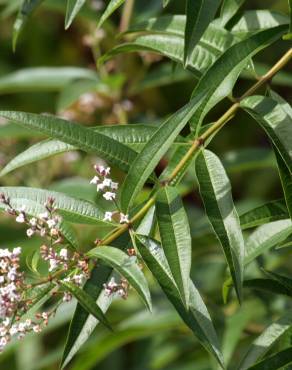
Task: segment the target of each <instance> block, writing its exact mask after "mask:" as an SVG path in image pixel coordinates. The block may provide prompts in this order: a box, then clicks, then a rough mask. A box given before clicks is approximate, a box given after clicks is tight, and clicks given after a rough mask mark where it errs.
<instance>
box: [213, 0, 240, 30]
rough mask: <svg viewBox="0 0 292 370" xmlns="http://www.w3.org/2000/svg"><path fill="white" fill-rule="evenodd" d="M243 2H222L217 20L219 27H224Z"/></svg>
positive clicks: (235, 0) (237, 0)
mask: <svg viewBox="0 0 292 370" xmlns="http://www.w3.org/2000/svg"><path fill="white" fill-rule="evenodd" d="M244 2H245V0H224V1H223V4H222V7H221V13H220V18H219V19H218V21H219V23H220V25H221V26H223V27H224V26H225V25H226V24H227V23H228V22H229V21H230V19H231V18H232V17H233V16H234V15H235V14H236V12H237V11H238V9H239V8H240V7H241V5H242V4H243V3H244Z"/></svg>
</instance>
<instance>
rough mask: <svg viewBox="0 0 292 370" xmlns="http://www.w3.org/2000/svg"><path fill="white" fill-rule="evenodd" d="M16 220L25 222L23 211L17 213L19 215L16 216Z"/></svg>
mask: <svg viewBox="0 0 292 370" xmlns="http://www.w3.org/2000/svg"><path fill="white" fill-rule="evenodd" d="M15 220H16V222H18V223H20V224H23V223H24V222H25V216H24V213H22V212H21V213H19V215H18V216H17V217H16V219H15Z"/></svg>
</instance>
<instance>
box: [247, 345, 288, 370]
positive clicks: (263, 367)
mask: <svg viewBox="0 0 292 370" xmlns="http://www.w3.org/2000/svg"><path fill="white" fill-rule="evenodd" d="M291 362H292V347H290V348H286V349H284V350H283V351H280V352H278V353H275V354H274V355H271V356H269V357H267V358H265V359H264V360H262V361H260V362H259V363H257V364H255V365H253V366H251V367H249V370H277V369H282V368H283V366H285V365H288V364H291ZM287 370H288V368H287Z"/></svg>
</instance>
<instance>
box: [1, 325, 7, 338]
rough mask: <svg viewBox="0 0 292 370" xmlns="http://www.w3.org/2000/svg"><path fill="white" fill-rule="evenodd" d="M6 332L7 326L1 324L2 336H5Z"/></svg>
mask: <svg viewBox="0 0 292 370" xmlns="http://www.w3.org/2000/svg"><path fill="white" fill-rule="evenodd" d="M6 334H7V328H5V327H4V326H0V337H5V335H6Z"/></svg>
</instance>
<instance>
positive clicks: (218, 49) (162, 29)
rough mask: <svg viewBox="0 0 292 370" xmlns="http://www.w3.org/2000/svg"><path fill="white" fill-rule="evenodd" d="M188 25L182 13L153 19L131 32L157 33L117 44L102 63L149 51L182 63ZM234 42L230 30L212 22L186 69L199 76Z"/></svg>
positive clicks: (102, 59)
mask: <svg viewBox="0 0 292 370" xmlns="http://www.w3.org/2000/svg"><path fill="white" fill-rule="evenodd" d="M185 24H186V18H185V16H182V15H174V16H162V17H159V18H151V19H150V20H149V21H147V22H144V23H141V24H140V25H137V26H136V27H133V28H132V29H131V30H130V31H131V32H137V31H141V32H145V31H151V32H152V33H153V32H154V33H155V34H153V35H151V34H146V35H142V36H138V37H137V38H136V39H135V41H133V42H128V43H125V44H122V45H119V46H117V47H115V48H114V49H112V50H111V51H109V52H108V53H107V54H105V55H104V56H103V57H102V58H101V59H100V62H103V61H106V60H108V59H110V58H112V57H113V56H115V55H118V54H120V53H124V52H135V51H140V50H150V51H153V52H157V53H160V54H162V55H165V56H167V57H168V58H170V59H172V60H174V61H176V62H179V63H181V64H183V53H184V30H185ZM156 33H158V34H156ZM234 42H235V39H234V37H233V36H232V35H231V34H230V33H229V32H228V31H227V30H225V29H223V28H220V27H218V26H215V25H213V24H210V25H209V27H208V28H207V30H206V32H205V33H204V35H203V37H202V38H201V40H200V42H199V43H198V45H197V46H196V47H195V48H194V50H193V53H192V56H191V59H190V60H189V62H188V66H187V68H188V69H189V70H190V71H192V72H193V73H194V75H195V77H197V78H200V77H201V76H202V73H204V72H205V71H206V70H207V69H208V68H209V67H210V66H211V65H212V64H213V63H214V61H215V60H216V59H217V58H218V57H219V56H220V55H221V54H222V53H223V52H224V51H225V50H226V49H227V48H229V47H230V46H231V45H232V43H234Z"/></svg>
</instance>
